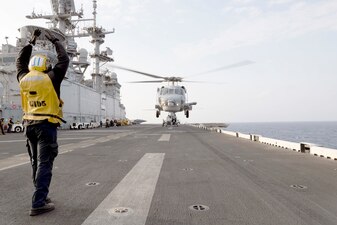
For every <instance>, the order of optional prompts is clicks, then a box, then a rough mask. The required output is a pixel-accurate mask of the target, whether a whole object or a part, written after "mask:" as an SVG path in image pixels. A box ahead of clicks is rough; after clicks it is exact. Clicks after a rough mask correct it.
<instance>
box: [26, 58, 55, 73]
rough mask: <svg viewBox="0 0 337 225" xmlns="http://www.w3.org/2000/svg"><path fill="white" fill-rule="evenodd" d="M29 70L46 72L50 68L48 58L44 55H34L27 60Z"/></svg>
mask: <svg viewBox="0 0 337 225" xmlns="http://www.w3.org/2000/svg"><path fill="white" fill-rule="evenodd" d="M28 68H29V71H32V70H37V71H40V72H46V71H48V70H50V69H51V63H50V59H49V58H48V57H47V56H45V55H34V56H33V57H32V58H31V59H30V61H29V66H28Z"/></svg>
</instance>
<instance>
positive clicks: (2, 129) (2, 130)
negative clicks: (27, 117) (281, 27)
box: [0, 124, 5, 135]
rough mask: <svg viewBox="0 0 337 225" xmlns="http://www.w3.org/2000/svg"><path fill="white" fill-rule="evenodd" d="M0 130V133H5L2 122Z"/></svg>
mask: <svg viewBox="0 0 337 225" xmlns="http://www.w3.org/2000/svg"><path fill="white" fill-rule="evenodd" d="M0 130H1V133H2V134H3V135H5V131H4V127H3V125H2V124H0Z"/></svg>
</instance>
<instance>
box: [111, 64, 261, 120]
mask: <svg viewBox="0 0 337 225" xmlns="http://www.w3.org/2000/svg"><path fill="white" fill-rule="evenodd" d="M252 63H254V62H253V61H250V60H245V61H241V62H238V63H234V64H230V65H227V66H222V67H219V68H216V69H212V70H208V71H205V72H201V73H198V74H194V75H193V76H199V75H204V74H207V73H212V72H217V71H220V70H225V69H230V68H234V67H240V66H245V65H248V64H252ZM110 66H111V67H112V68H116V69H120V70H125V71H129V72H132V73H137V74H141V75H144V76H148V77H151V78H155V79H157V80H150V81H134V82H130V83H162V82H167V85H166V86H161V87H158V88H157V97H156V104H155V110H156V117H157V118H158V117H159V116H160V114H161V111H164V112H169V115H170V116H171V117H172V118H176V115H175V114H176V113H177V112H182V111H183V112H184V114H185V116H186V118H189V116H190V111H191V110H192V106H193V105H196V104H197V102H188V101H187V90H186V87H185V86H182V85H179V84H178V83H179V82H197V81H186V80H184V78H183V77H176V76H170V77H164V76H159V75H155V74H150V73H145V72H141V71H138V70H134V69H130V68H126V67H122V66H118V65H110Z"/></svg>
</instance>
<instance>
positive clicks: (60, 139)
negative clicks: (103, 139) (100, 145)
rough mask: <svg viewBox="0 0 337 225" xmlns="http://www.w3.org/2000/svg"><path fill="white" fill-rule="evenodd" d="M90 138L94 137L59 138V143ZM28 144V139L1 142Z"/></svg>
mask: <svg viewBox="0 0 337 225" xmlns="http://www.w3.org/2000/svg"><path fill="white" fill-rule="evenodd" d="M89 138H93V137H76V138H75V137H74V138H57V140H59V141H62V140H78V139H89ZM23 141H24V142H26V141H27V140H26V139H24V140H22V139H19V140H7V141H0V143H5V142H6V143H12V142H14V143H15V142H23Z"/></svg>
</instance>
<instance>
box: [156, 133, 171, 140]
mask: <svg viewBox="0 0 337 225" xmlns="http://www.w3.org/2000/svg"><path fill="white" fill-rule="evenodd" d="M170 137H171V134H163V135H162V136H161V137H160V138H159V139H158V141H170Z"/></svg>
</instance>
